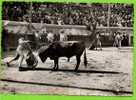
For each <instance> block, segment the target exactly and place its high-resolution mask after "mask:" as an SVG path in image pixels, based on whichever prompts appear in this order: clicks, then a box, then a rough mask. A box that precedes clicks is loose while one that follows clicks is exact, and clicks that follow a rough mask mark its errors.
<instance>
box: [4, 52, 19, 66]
mask: <svg viewBox="0 0 136 100" xmlns="http://www.w3.org/2000/svg"><path fill="white" fill-rule="evenodd" d="M19 56H20V55H19V54H16V56H15V57H14V58H13V59H11V60H10V61H9V62H6V64H7V66H8V67H10V63H11V62H13V61H15V60H17V59H18V58H19Z"/></svg>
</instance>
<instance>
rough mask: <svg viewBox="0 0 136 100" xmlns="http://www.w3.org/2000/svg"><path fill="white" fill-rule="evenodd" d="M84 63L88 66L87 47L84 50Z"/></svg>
mask: <svg viewBox="0 0 136 100" xmlns="http://www.w3.org/2000/svg"><path fill="white" fill-rule="evenodd" d="M84 65H85V67H86V66H87V57H86V48H85V50H84Z"/></svg>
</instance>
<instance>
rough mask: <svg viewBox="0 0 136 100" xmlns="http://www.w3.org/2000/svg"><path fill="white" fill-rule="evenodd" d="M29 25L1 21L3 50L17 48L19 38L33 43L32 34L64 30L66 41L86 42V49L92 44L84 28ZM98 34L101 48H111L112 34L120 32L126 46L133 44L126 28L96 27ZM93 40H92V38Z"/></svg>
mask: <svg viewBox="0 0 136 100" xmlns="http://www.w3.org/2000/svg"><path fill="white" fill-rule="evenodd" d="M28 25H29V23H26V22H15V21H3V26H4V29H5V30H7V31H6V33H4V32H3V33H2V34H3V35H5V34H8V35H6V36H4V38H3V39H4V40H3V42H4V43H2V44H3V46H4V47H3V48H8V49H10V48H11V49H12V48H13V49H14V48H16V46H17V40H18V38H19V37H21V36H23V37H27V38H28V39H30V40H31V41H34V35H33V32H36V31H43V33H41V32H39V34H45V35H46V34H47V33H48V32H52V33H54V34H59V33H60V31H61V30H64V32H65V34H67V35H68V40H83V41H85V42H86V46H87V47H88V46H89V45H90V44H91V42H92V37H91V36H92V34H93V33H92V32H91V31H89V30H87V28H86V26H79V25H54V24H44V23H32V26H33V27H31V28H30V27H28ZM96 31H98V32H100V33H101V41H102V46H112V45H113V41H114V36H113V34H114V33H115V32H120V33H123V34H125V33H126V34H127V35H128V45H129V46H131V45H132V44H133V41H132V40H133V39H132V38H133V29H132V28H128V27H122V28H119V27H97V30H96ZM93 39H94V38H93Z"/></svg>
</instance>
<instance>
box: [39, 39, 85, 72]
mask: <svg viewBox="0 0 136 100" xmlns="http://www.w3.org/2000/svg"><path fill="white" fill-rule="evenodd" d="M83 52H84V65H85V66H87V58H86V50H85V44H84V42H80V41H65V42H59V41H57V42H53V43H51V44H50V45H49V46H43V47H41V48H40V49H39V51H38V55H39V57H40V59H41V61H42V62H43V63H44V62H45V61H46V59H47V58H48V57H49V58H50V59H52V60H54V68H53V70H58V68H59V65H58V61H59V57H67V58H68V59H70V57H72V56H76V60H77V64H76V68H75V71H77V70H78V67H79V65H80V61H81V60H80V57H81V55H82V54H83Z"/></svg>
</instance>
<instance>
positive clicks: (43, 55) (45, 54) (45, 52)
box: [38, 46, 49, 63]
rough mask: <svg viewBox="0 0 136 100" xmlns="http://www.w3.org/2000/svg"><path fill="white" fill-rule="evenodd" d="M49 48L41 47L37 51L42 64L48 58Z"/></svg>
mask: <svg viewBox="0 0 136 100" xmlns="http://www.w3.org/2000/svg"><path fill="white" fill-rule="evenodd" d="M48 52H49V47H48V46H43V47H41V48H40V49H39V50H38V55H39V57H40V59H41V61H42V62H43V63H44V62H45V61H46V59H47V57H48Z"/></svg>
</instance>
